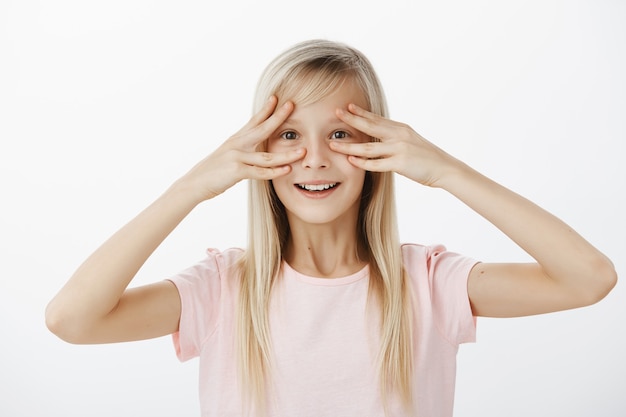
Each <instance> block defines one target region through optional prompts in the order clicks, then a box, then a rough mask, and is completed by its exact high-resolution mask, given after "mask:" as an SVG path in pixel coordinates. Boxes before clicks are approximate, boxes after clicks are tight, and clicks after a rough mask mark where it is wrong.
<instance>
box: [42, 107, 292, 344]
mask: <svg viewBox="0 0 626 417" xmlns="http://www.w3.org/2000/svg"><path fill="white" fill-rule="evenodd" d="M275 107H276V98H275V97H272V99H270V101H269V102H268V103H267V105H266V106H265V107H264V108H263V109H262V110H261V111H260V112H259V113H258V114H256V115H255V116H254V117H253V118H252V119H251V120H250V121H249V122H248V124H246V126H244V127H243V128H242V129H241V130H240V131H239V132H238V133H237V134H235V135H234V136H233V137H231V138H230V139H228V140H227V141H226V142H224V144H222V146H220V147H219V148H218V149H217V150H216V151H215V152H213V153H212V154H211V155H209V156H208V157H207V158H205V159H204V160H202V161H201V162H199V163H198V164H197V165H196V166H195V167H193V168H192V169H191V170H190V171H189V172H188V173H187V174H185V175H184V176H183V177H182V178H180V179H179V180H178V181H176V182H175V183H174V184H173V185H172V186H171V187H170V188H169V189H168V190H167V191H166V192H165V193H164V194H163V195H162V196H160V197H159V198H158V199H157V200H156V201H155V202H154V203H152V204H151V205H150V206H149V207H148V208H146V209H145V210H144V211H143V212H141V213H140V214H139V215H138V216H137V217H135V218H134V219H133V220H131V221H130V222H129V223H128V224H127V225H126V226H124V227H123V228H122V229H120V230H119V231H118V232H117V233H115V234H114V235H113V236H111V238H109V239H108V240H107V241H106V242H105V243H104V244H103V245H102V246H101V247H100V248H98V249H97V250H96V251H95V252H94V253H93V254H92V255H91V256H89V258H87V260H86V261H85V262H84V263H83V264H82V265H81V266H80V267H79V268H78V270H77V271H76V272H75V273H74V275H73V276H72V277H71V278H70V280H69V281H68V282H67V283H66V284H65V286H64V287H63V288H62V289H61V290H60V291H59V293H58V294H57V295H56V296H55V297H54V298H53V299H52V301H51V302H50V303H49V305H48V308H47V309H46V324H47V326H48V327H49V328H50V330H51V331H52V332H53V333H55V334H56V335H58V336H59V337H61V338H62V339H64V340H67V341H69V342H72V343H107V342H119V341H128V340H139V339H147V338H152V337H157V336H162V335H166V334H170V333H173V332H175V331H176V330H177V329H178V321H179V318H180V310H181V305H180V299H179V296H178V291H177V290H176V288H175V286H174V285H173V284H172V283H171V282H168V281H163V282H159V283H155V284H151V285H147V286H143V287H138V288H134V289H127V287H128V285H129V283H130V282H131V280H132V279H133V277H134V276H135V274H136V273H137V271H138V270H139V268H141V266H142V265H143V264H144V262H145V261H146V260H147V259H148V257H149V256H150V255H151V254H152V253H153V252H154V250H155V249H156V248H157V247H158V246H159V245H160V244H161V242H162V241H163V240H164V239H165V238H166V237H167V236H168V235H169V234H170V233H171V232H172V230H174V228H175V227H176V226H177V225H178V224H179V223H180V222H181V221H182V220H183V219H184V218H185V217H186V216H187V215H188V214H189V213H190V212H191V210H192V209H193V208H194V207H195V206H196V205H197V204H199V203H200V202H202V201H204V200H208V199H211V198H213V197H215V196H217V195H219V194H221V193H222V192H224V191H225V190H227V189H228V188H230V187H231V186H232V185H234V184H235V183H237V182H239V181H241V180H242V179H245V178H256V179H271V178H275V177H277V176H279V175H284V174H285V173H287V172H289V169H290V167H289V164H290V163H292V162H294V161H295V160H297V159H299V158H301V157H302V155H303V153H302V151H301V150H300V151H291V152H287V153H282V154H278V153H276V154H268V153H264V152H257V151H256V148H257V146H258V144H259V143H261V142H262V141H263V140H265V139H266V138H267V136H269V134H270V133H272V132H273V131H274V130H275V129H276V128H277V127H278V126H280V124H281V123H283V122H284V120H285V119H286V118H287V117H288V115H289V114H290V113H291V111H292V110H293V104H291V103H286V104H285V105H284V106H282V107H281V108H279V109H275Z"/></svg>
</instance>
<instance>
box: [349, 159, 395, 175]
mask: <svg viewBox="0 0 626 417" xmlns="http://www.w3.org/2000/svg"><path fill="white" fill-rule="evenodd" d="M348 161H350V163H351V164H352V165H354V166H355V167H357V168H361V169H363V170H365V171H373V172H387V171H393V170H394V163H393V161H392V158H379V159H365V158H360V157H358V156H353V155H350V156H348Z"/></svg>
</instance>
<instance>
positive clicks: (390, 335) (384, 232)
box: [237, 40, 413, 410]
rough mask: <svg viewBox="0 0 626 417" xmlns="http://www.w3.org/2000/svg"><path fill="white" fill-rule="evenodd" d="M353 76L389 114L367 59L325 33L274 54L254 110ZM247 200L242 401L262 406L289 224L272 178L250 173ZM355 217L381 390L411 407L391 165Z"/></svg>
mask: <svg viewBox="0 0 626 417" xmlns="http://www.w3.org/2000/svg"><path fill="white" fill-rule="evenodd" d="M347 81H351V82H355V83H356V85H357V86H358V87H359V88H360V89H361V90H362V91H363V93H364V95H365V97H366V100H367V104H368V106H369V110H370V111H371V112H373V113H376V114H378V115H381V116H384V117H387V104H386V100H385V96H384V93H383V90H382V87H381V84H380V81H379V79H378V76H377V75H376V73H375V72H374V69H373V67H372V65H371V63H370V62H369V60H368V59H367V58H366V57H365V56H364V55H363V54H362V53H360V52H359V51H358V50H356V49H354V48H352V47H349V46H347V45H344V44H340V43H336V42H331V41H325V40H312V41H307V42H303V43H300V44H297V45H295V46H293V47H292V48H290V49H288V50H287V51H285V52H283V53H282V54H281V55H279V56H278V57H277V58H275V59H274V60H273V61H272V62H271V63H270V64H269V66H268V67H267V68H266V69H265V71H264V72H263V74H262V76H261V78H260V80H259V83H258V86H257V91H256V96H255V101H254V111H255V112H256V111H258V110H259V109H260V108H261V107H262V105H263V103H265V102H266V101H267V100H268V99H269V97H270V96H271V95H276V96H277V97H278V98H279V101H280V102H284V101H286V100H293V101H294V102H297V103H298V104H301V105H302V104H308V103H313V102H316V101H317V100H320V99H322V98H324V97H325V96H327V95H328V94H330V93H332V92H333V91H335V90H336V89H337V88H338V87H340V86H341V85H342V84H343V83H345V82H347ZM372 140H377V139H374V138H373V139H372ZM248 202H249V209H248V221H249V228H248V230H249V237H248V247H247V249H246V251H245V253H244V255H243V257H242V258H241V262H240V265H239V266H240V272H241V287H240V293H239V306H238V329H237V350H238V352H237V353H238V357H239V371H240V379H241V381H242V386H243V394H244V402H248V401H252V404H253V405H254V406H255V408H257V409H258V410H264V409H265V407H266V406H267V403H266V400H267V394H268V390H267V389H266V388H267V386H268V384H270V383H271V362H272V360H271V357H272V355H271V340H270V339H271V338H270V331H269V304H270V295H271V291H272V287H273V285H274V282H275V280H276V279H277V276H278V273H279V270H280V267H281V263H282V261H283V254H284V251H285V247H286V244H287V240H288V238H289V233H290V231H289V223H288V221H287V215H286V212H285V208H284V206H283V205H282V203H281V202H280V200H279V199H278V197H277V195H276V193H275V192H274V189H273V187H272V183H271V181H262V180H250V182H249V200H248ZM357 221H358V223H357V230H356V234H357V242H358V246H359V249H360V252H359V253H361V251H362V253H363V254H364V256H365V260H366V261H367V262H368V263H369V269H370V279H369V299H370V301H372V300H375V301H376V305H377V306H379V311H380V316H381V317H380V323H381V324H380V348H379V355H378V358H377V360H378V372H379V375H380V388H381V394H382V398H383V401H384V404H387V400H388V398H389V395H390V394H392V393H393V394H394V395H397V396H398V398H400V399H401V401H402V403H403V404H404V405H405V406H406V407H408V408H411V405H412V395H411V392H412V387H411V381H412V374H413V362H412V350H413V347H412V332H411V328H412V323H411V319H412V318H411V314H410V311H411V306H410V299H409V296H408V291H407V285H408V283H407V279H406V276H405V274H404V271H403V267H402V255H401V249H400V242H399V237H398V227H397V220H396V209H395V197H394V185H393V174H392V173H391V172H383V173H378V172H367V173H366V178H365V183H364V186H363V191H362V194H361V200H360V206H359V213H358V220H357ZM368 305H370V304H369V303H368Z"/></svg>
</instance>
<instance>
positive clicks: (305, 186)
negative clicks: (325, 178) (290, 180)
mask: <svg viewBox="0 0 626 417" xmlns="http://www.w3.org/2000/svg"><path fill="white" fill-rule="evenodd" d="M338 185H339V183H338V182H330V183H328V184H296V186H297V187H299V188H301V189H303V190H306V191H312V192H319V191H326V190H330V189H331V188H335V187H336V186H338Z"/></svg>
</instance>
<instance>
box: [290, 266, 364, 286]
mask: <svg viewBox="0 0 626 417" xmlns="http://www.w3.org/2000/svg"><path fill="white" fill-rule="evenodd" d="M368 275H369V265H365V266H364V267H363V268H361V269H360V270H359V271H357V272H355V273H353V274H350V275H346V276H343V277H337V278H320V277H313V276H310V275H305V274H302V273H300V272H298V271H296V270H295V269H293V268H292V267H291V265H289V264H288V263H287V262H286V261H283V276H284V278H286V279H296V280H298V281H300V282H304V283H306V284H311V285H322V286H327V287H335V286H338V285H347V284H352V283H353V282H356V281H359V280H361V279H363V278H365V277H367V276H368Z"/></svg>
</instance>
